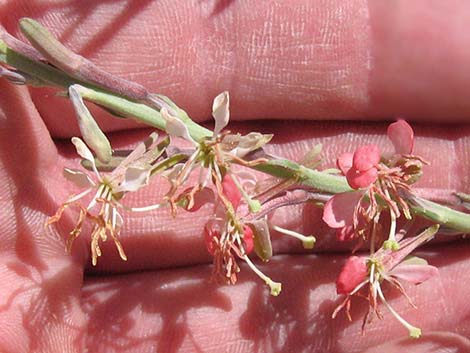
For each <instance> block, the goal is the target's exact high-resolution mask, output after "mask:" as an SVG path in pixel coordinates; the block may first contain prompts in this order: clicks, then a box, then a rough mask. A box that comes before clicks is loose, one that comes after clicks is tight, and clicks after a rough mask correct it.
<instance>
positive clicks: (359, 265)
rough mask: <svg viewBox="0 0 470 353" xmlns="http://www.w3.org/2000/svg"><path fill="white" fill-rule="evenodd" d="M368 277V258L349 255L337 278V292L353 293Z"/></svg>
mask: <svg viewBox="0 0 470 353" xmlns="http://www.w3.org/2000/svg"><path fill="white" fill-rule="evenodd" d="M366 277H367V265H366V259H365V258H364V257H359V256H351V257H349V258H348V259H347V260H346V263H345V264H344V266H343V268H342V269H341V272H340V274H339V276H338V278H337V279H336V293H338V294H349V293H351V292H352V291H353V290H354V289H355V288H356V287H357V286H358V285H359V284H361V282H362V281H364V279H365V278H366Z"/></svg>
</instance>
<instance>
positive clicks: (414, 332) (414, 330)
mask: <svg viewBox="0 0 470 353" xmlns="http://www.w3.org/2000/svg"><path fill="white" fill-rule="evenodd" d="M377 292H378V294H379V297H380V299H381V300H382V302H383V303H384V304H385V306H386V307H387V309H388V310H389V311H390V312H391V313H392V315H393V316H394V317H395V318H396V319H397V320H398V322H400V323H401V324H402V325H403V326H405V328H406V329H407V330H408V331H409V335H410V337H412V338H419V337H420V336H421V329H420V328H419V327H415V326H413V325H411V324H410V323H409V322H408V321H406V320H405V319H404V318H402V317H401V316H400V315H399V314H398V313H397V312H396V311H395V310H394V309H393V308H392V307H391V305H390V304H388V302H387V301H386V300H385V297H384V295H383V293H382V290H381V288H380V286H377Z"/></svg>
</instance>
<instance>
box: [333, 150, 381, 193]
mask: <svg viewBox="0 0 470 353" xmlns="http://www.w3.org/2000/svg"><path fill="white" fill-rule="evenodd" d="M379 161H380V151H379V147H378V146H377V145H365V146H360V147H359V148H358V149H357V150H356V152H354V154H352V153H345V154H343V155H341V156H340V157H339V158H338V161H337V165H338V168H339V169H340V170H341V172H342V173H343V174H344V175H345V176H346V179H347V181H348V183H349V185H350V186H351V187H352V188H353V189H361V188H365V187H368V186H369V185H371V184H373V183H374V182H375V181H376V180H377V173H378V171H377V164H378V163H379Z"/></svg>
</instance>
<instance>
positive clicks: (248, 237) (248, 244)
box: [243, 226, 255, 254]
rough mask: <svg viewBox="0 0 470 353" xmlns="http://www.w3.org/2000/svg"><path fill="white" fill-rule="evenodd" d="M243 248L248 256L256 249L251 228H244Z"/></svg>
mask: <svg viewBox="0 0 470 353" xmlns="http://www.w3.org/2000/svg"><path fill="white" fill-rule="evenodd" d="M243 247H244V248H245V252H246V253H247V254H249V253H251V252H252V251H253V248H254V247H255V243H254V239H253V230H252V229H251V227H250V226H243Z"/></svg>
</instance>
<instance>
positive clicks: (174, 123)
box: [160, 108, 195, 143]
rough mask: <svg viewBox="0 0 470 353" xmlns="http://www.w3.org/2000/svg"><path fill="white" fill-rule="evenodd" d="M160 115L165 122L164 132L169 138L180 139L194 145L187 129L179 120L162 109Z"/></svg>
mask: <svg viewBox="0 0 470 353" xmlns="http://www.w3.org/2000/svg"><path fill="white" fill-rule="evenodd" d="M160 114H161V115H162V117H163V119H165V121H166V126H165V131H166V132H167V133H168V134H169V135H170V136H175V137H182V138H184V139H185V140H188V141H191V142H193V143H195V141H194V140H193V138H192V137H191V135H190V134H189V130H188V127H187V126H186V125H185V124H184V123H183V122H182V121H181V120H180V119H179V118H177V117H175V116H172V115H170V114H169V113H168V111H167V110H166V109H165V108H162V110H160Z"/></svg>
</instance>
